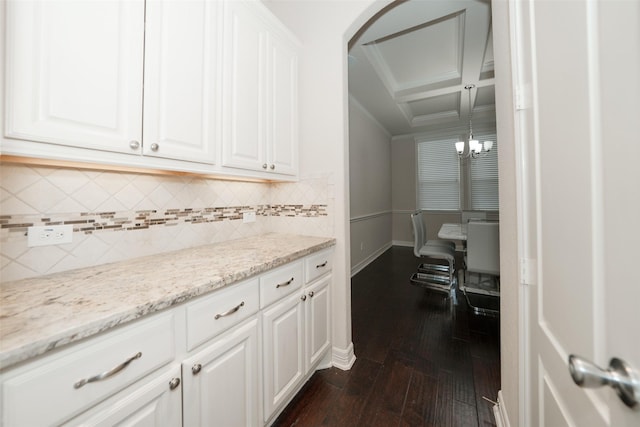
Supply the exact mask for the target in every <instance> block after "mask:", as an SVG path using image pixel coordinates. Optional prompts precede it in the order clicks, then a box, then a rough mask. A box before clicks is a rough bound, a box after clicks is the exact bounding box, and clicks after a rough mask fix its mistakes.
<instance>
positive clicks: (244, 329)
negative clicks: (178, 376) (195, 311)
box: [182, 316, 260, 426]
mask: <svg viewBox="0 0 640 427" xmlns="http://www.w3.org/2000/svg"><path fill="white" fill-rule="evenodd" d="M182 372H183V380H184V388H183V396H184V405H183V411H184V424H185V426H215V425H219V426H256V425H259V424H260V416H259V408H260V402H259V399H260V381H259V378H260V375H259V373H260V371H259V361H258V319H257V318H256V316H254V317H253V318H252V319H251V320H249V321H248V322H245V323H243V324H242V325H241V326H238V327H236V328H234V329H232V330H231V331H230V332H228V333H225V334H224V335H222V336H221V337H220V338H218V339H216V340H214V341H213V342H212V344H211V345H209V346H207V347H206V348H205V349H203V350H201V351H199V352H198V353H196V354H195V355H193V356H191V357H190V358H188V359H186V360H185V361H184V362H183V364H182Z"/></svg>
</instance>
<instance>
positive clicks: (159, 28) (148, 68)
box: [143, 1, 222, 163]
mask: <svg viewBox="0 0 640 427" xmlns="http://www.w3.org/2000/svg"><path fill="white" fill-rule="evenodd" d="M220 9H221V3H220V2H217V1H187V2H175V1H173V2H172V1H151V2H147V7H146V21H147V24H146V30H145V70H144V143H143V152H144V154H145V155H147V156H158V157H166V158H171V159H181V160H188V161H195V162H203V163H214V162H215V147H216V143H217V141H218V140H219V132H220V123H219V112H220V105H219V102H220V99H221V95H220V90H221V81H220V80H221V71H220V69H219V66H220V63H219V59H218V58H219V56H218V52H220V51H221V37H220V35H219V28H222V14H221V13H220Z"/></svg>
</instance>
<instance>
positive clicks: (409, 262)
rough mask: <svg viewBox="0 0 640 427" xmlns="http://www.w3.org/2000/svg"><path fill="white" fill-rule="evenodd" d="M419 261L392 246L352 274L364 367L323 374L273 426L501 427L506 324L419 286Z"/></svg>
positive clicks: (357, 350)
mask: <svg viewBox="0 0 640 427" xmlns="http://www.w3.org/2000/svg"><path fill="white" fill-rule="evenodd" d="M418 264H419V260H418V259H417V258H415V257H414V256H413V252H412V249H411V248H404V247H393V248H391V249H389V250H388V251H387V252H385V253H384V254H383V255H382V256H380V257H379V258H378V259H377V260H375V261H374V262H373V263H371V264H370V265H369V266H367V267H366V268H365V269H364V270H362V271H361V272H360V273H358V274H357V275H356V276H354V277H353V279H352V290H351V293H352V301H351V303H352V318H353V343H354V347H355V354H356V358H357V359H356V362H355V364H354V365H353V367H352V368H351V370H349V371H342V370H340V369H337V368H330V369H326V370H321V371H318V372H316V373H315V374H314V375H313V376H312V377H311V379H310V380H309V382H308V383H307V384H306V385H305V386H304V388H303V389H302V390H301V391H300V393H298V395H297V396H296V397H295V398H294V399H293V401H292V402H291V403H290V404H289V406H287V408H286V409H285V410H284V411H283V412H282V414H281V415H280V417H278V419H277V420H276V421H275V423H274V424H273V425H274V426H297V427H307V426H367V427H372V426H384V427H388V426H423V427H436V426H437V427H447V426H469V427H476V426H477V427H486V426H495V421H494V417H493V413H492V405H491V404H490V403H489V402H487V401H485V400H484V399H483V398H482V397H483V396H486V397H487V398H489V399H492V400H495V399H496V396H497V393H498V389H499V388H500V350H499V342H500V337H499V320H498V319H496V318H487V317H479V316H476V315H474V314H472V313H470V312H468V310H467V305H466V302H465V300H464V296H463V295H462V293H458V297H457V301H456V303H455V305H452V304H451V300H450V299H447V298H445V297H444V295H443V294H437V293H430V292H429V291H426V290H424V289H422V288H419V287H416V286H412V285H410V284H409V277H410V276H411V274H412V273H413V272H414V271H415V270H416V267H417V265H418ZM458 265H460V264H459V263H458Z"/></svg>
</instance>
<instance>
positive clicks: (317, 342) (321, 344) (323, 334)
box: [305, 276, 331, 371]
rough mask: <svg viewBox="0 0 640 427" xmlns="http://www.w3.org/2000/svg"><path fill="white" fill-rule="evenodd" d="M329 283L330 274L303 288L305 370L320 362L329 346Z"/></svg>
mask: <svg viewBox="0 0 640 427" xmlns="http://www.w3.org/2000/svg"><path fill="white" fill-rule="evenodd" d="M330 284H331V276H327V277H325V278H323V279H321V280H320V281H318V282H317V283H315V284H313V285H311V286H309V287H308V288H306V289H305V293H306V295H307V300H306V304H305V318H306V322H305V327H306V328H305V331H306V350H307V352H306V355H307V358H306V359H307V371H309V370H310V369H312V368H314V367H315V366H316V365H317V364H318V362H320V360H321V359H322V358H323V357H324V355H325V354H326V351H327V350H328V349H329V347H330V346H331V339H330V336H331V316H330V311H329V310H330V301H331V298H330V288H331V287H330Z"/></svg>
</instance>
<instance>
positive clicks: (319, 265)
mask: <svg viewBox="0 0 640 427" xmlns="http://www.w3.org/2000/svg"><path fill="white" fill-rule="evenodd" d="M328 262H329V261H325V262H323V263H322V264H318V265H316V268H322V267H326V266H327V263H328Z"/></svg>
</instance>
